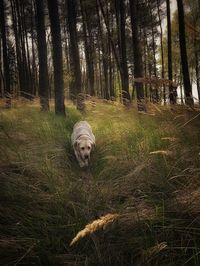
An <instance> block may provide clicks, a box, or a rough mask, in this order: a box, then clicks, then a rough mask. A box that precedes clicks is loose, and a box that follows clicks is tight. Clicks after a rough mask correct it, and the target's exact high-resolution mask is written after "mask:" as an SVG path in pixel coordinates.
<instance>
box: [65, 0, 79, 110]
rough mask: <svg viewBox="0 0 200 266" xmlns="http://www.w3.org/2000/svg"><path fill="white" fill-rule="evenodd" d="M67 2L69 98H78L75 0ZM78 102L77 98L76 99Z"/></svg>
mask: <svg viewBox="0 0 200 266" xmlns="http://www.w3.org/2000/svg"><path fill="white" fill-rule="evenodd" d="M66 1H67V2H66V3H67V10H68V14H67V19H68V29H69V36H70V62H71V82H70V93H71V97H72V96H73V95H74V96H73V97H75V98H77V97H78V94H79V93H81V68H80V57H79V49H78V38H77V29H76V0H66ZM73 97H72V98H73ZM77 100H78V98H77ZM77 108H78V109H82V106H81V103H80V106H79V102H78V101H77Z"/></svg>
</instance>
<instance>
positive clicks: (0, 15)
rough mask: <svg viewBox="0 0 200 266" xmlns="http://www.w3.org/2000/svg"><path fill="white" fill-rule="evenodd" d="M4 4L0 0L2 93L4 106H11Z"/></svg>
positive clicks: (2, 0)
mask: <svg viewBox="0 0 200 266" xmlns="http://www.w3.org/2000/svg"><path fill="white" fill-rule="evenodd" d="M4 11H5V6H4V0H0V29H1V38H2V47H3V73H4V81H5V82H4V95H5V96H6V98H7V101H6V107H8V108H10V107H11V97H10V96H11V95H10V94H11V90H10V89H11V88H10V69H9V60H8V48H7V37H6V21H5V12H4Z"/></svg>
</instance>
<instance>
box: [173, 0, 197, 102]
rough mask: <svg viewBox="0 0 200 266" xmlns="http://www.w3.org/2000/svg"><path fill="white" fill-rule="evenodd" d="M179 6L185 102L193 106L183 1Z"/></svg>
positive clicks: (178, 3)
mask: <svg viewBox="0 0 200 266" xmlns="http://www.w3.org/2000/svg"><path fill="white" fill-rule="evenodd" d="M177 6H178V21H179V45H180V53H181V65H182V73H183V84H184V91H185V103H186V104H187V105H189V106H193V105H194V101H193V98H192V87H191V83H190V76H189V69H188V59H187V49H186V39H185V19H184V8H183V1H182V0H177Z"/></svg>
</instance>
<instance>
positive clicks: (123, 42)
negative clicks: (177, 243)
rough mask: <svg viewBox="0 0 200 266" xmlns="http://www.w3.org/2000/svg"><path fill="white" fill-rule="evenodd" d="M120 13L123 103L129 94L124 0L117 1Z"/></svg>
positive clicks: (128, 97)
mask: <svg viewBox="0 0 200 266" xmlns="http://www.w3.org/2000/svg"><path fill="white" fill-rule="evenodd" d="M119 14H120V62H121V72H120V74H121V82H122V98H123V102H124V104H126V103H127V100H128V101H130V94H129V75H128V66H127V52H126V35H125V32H126V31H125V3H124V0H120V2H119Z"/></svg>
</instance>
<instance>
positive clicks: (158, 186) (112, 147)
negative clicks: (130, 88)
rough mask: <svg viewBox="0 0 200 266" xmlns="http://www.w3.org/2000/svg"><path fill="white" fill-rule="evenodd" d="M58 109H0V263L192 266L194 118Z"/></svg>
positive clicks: (197, 156) (197, 250)
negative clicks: (86, 156) (102, 222)
mask: <svg viewBox="0 0 200 266" xmlns="http://www.w3.org/2000/svg"><path fill="white" fill-rule="evenodd" d="M66 105H67V116H66V118H64V117H58V116H56V115H54V113H53V111H52V112H49V113H44V112H41V111H40V108H39V105H38V103H37V101H36V102H33V103H26V102H23V103H21V102H20V101H16V102H14V104H13V108H12V109H11V110H7V109H3V108H1V110H0V170H1V171H0V176H1V177H0V183H1V184H0V190H1V191H0V199H1V205H0V221H1V225H0V226H1V233H0V237H1V239H0V258H1V259H0V264H1V265H22V264H23V265H159V266H160V265H200V258H199V255H200V240H199V239H200V231H199V226H200V216H199V214H200V207H199V206H200V200H199V199H200V189H199V187H200V186H199V185H200V179H199V178H200V169H199V160H200V134H199V128H200V127H199V126H200V115H199V114H200V113H199V110H192V111H191V110H189V109H186V108H183V107H176V108H175V110H173V111H171V110H170V108H168V107H159V106H156V105H150V106H148V113H147V114H142V113H137V111H136V108H134V107H133V108H130V109H125V108H124V107H123V106H122V105H120V104H119V103H114V102H109V101H100V100H94V101H88V102H87V104H86V107H87V108H86V112H85V113H84V114H81V113H79V112H78V111H77V110H76V109H75V107H74V106H73V105H72V104H71V103H66ZM52 110H53V107H52ZM78 120H87V121H88V122H89V123H90V124H91V126H92V128H93V131H94V134H95V136H96V150H95V151H94V153H93V154H92V159H91V164H90V167H89V168H88V169H81V168H79V166H78V164H77V162H76V160H75V157H74V155H73V150H72V147H71V143H70V136H71V133H72V128H73V125H74V123H75V122H76V121H78ZM107 214H116V215H117V216H116V217H117V218H116V219H115V220H113V221H112V222H111V223H109V224H108V225H107V226H104V227H103V226H102V227H99V230H96V231H95V232H94V233H92V232H89V233H88V235H87V236H85V237H83V238H80V239H79V240H78V241H77V242H76V243H75V244H74V245H72V246H70V242H71V241H72V239H73V238H74V237H75V236H76V234H77V233H78V232H79V231H80V230H82V229H83V228H84V227H85V226H86V225H87V224H89V223H92V222H93V221H95V220H97V219H99V218H100V217H102V216H105V215H107Z"/></svg>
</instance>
